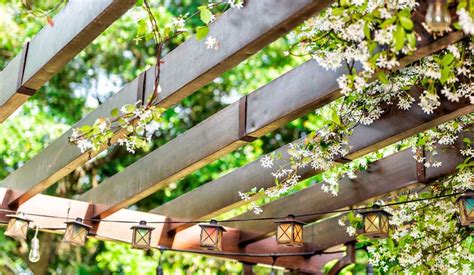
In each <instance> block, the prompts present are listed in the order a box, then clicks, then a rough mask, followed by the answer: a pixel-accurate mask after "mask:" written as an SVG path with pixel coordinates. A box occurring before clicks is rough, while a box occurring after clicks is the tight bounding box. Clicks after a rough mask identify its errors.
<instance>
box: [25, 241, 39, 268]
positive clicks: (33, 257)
mask: <svg viewBox="0 0 474 275" xmlns="http://www.w3.org/2000/svg"><path fill="white" fill-rule="evenodd" d="M28 259H29V260H30V262H32V263H36V262H38V261H39V260H40V243H39V240H38V238H37V237H36V236H34V237H33V239H31V249H30V254H29V255H28Z"/></svg>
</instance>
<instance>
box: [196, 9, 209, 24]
mask: <svg viewBox="0 0 474 275" xmlns="http://www.w3.org/2000/svg"><path fill="white" fill-rule="evenodd" d="M199 11H200V17H201V20H202V22H204V23H205V24H206V25H207V24H209V22H211V18H212V12H211V11H210V10H209V9H208V8H207V7H206V6H200V7H199Z"/></svg>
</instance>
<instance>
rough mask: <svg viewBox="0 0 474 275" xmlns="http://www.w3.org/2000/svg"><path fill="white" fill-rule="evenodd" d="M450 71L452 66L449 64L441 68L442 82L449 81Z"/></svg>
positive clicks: (440, 80)
mask: <svg viewBox="0 0 474 275" xmlns="http://www.w3.org/2000/svg"><path fill="white" fill-rule="evenodd" d="M450 72H451V67H449V66H447V67H443V69H441V78H440V79H439V82H440V83H441V84H444V83H446V81H448V78H449V73H450Z"/></svg>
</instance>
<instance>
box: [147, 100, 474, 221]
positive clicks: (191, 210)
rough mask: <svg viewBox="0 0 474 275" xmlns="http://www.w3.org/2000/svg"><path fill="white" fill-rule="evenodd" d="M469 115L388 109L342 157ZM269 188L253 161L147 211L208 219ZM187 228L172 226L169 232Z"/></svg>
mask: <svg viewBox="0 0 474 275" xmlns="http://www.w3.org/2000/svg"><path fill="white" fill-rule="evenodd" d="M413 95H414V96H415V98H417V100H418V96H419V94H418V92H417V91H413ZM471 112H474V106H473V105H470V104H469V102H468V101H467V100H465V101H462V102H459V103H452V102H450V101H448V100H442V104H441V106H440V107H439V108H438V109H437V110H436V111H435V112H434V113H433V114H431V115H427V114H425V113H424V112H423V111H422V110H421V108H420V107H419V106H418V105H415V106H413V107H412V108H411V109H410V110H409V111H400V110H398V109H397V108H391V109H390V111H389V112H388V113H387V114H385V115H384V116H383V117H382V118H381V119H379V120H377V121H375V122H374V123H373V124H371V125H368V126H367V125H359V126H357V127H356V128H355V129H354V132H353V135H352V136H351V137H350V146H351V149H350V152H349V154H348V156H346V158H348V159H355V158H357V157H360V156H363V155H365V154H367V153H369V152H373V151H375V150H377V149H380V148H383V147H386V146H387V145H389V144H393V143H395V142H397V141H400V140H403V139H405V138H408V137H410V136H412V135H414V134H415V133H417V132H421V131H424V130H427V129H430V128H433V127H435V126H436V125H439V124H441V123H444V122H446V121H449V120H452V119H454V118H455V117H459V116H461V115H464V114H468V113H471ZM300 142H301V141H300ZM287 151H288V146H283V147H282V148H280V149H278V150H277V151H276V152H277V153H281V154H282V156H283V160H277V161H276V162H275V166H276V167H278V166H280V165H283V166H285V165H287V163H288V158H289V155H288V153H287ZM319 172H321V171H316V170H314V169H311V168H310V167H308V168H304V169H302V170H301V171H300V175H301V176H302V180H303V179H307V178H309V177H311V176H314V175H316V174H317V173H319ZM273 185H274V178H273V177H272V176H271V173H270V172H269V171H268V170H262V167H261V164H260V161H259V160H257V161H254V162H252V163H249V164H247V165H246V166H244V167H242V168H239V169H236V170H234V171H232V172H231V173H229V174H226V175H224V176H222V177H220V178H218V179H216V180H214V181H212V182H209V183H206V184H204V185H203V186H201V187H199V188H196V189H194V190H192V191H190V192H188V193H186V194H183V195H182V196H180V197H178V198H176V199H174V200H172V201H170V202H168V203H165V204H163V205H161V206H159V207H157V208H155V209H153V210H152V211H151V212H152V213H156V214H161V215H167V216H169V217H173V218H174V219H175V220H177V221H179V220H200V219H209V218H212V217H215V216H217V215H220V214H222V213H225V212H226V211H229V210H230V209H232V208H235V207H237V206H240V205H242V204H243V203H245V202H243V201H242V200H241V198H240V196H239V195H238V192H239V191H245V190H250V189H251V188H253V187H257V189H260V188H268V187H271V186H273ZM211 194H212V195H211ZM202 198H206V199H204V200H203V199H202ZM187 226H188V225H186V224H173V225H172V226H171V227H170V229H171V230H174V229H177V228H179V227H181V228H185V227H187Z"/></svg>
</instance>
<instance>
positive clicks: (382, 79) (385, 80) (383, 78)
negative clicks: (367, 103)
mask: <svg viewBox="0 0 474 275" xmlns="http://www.w3.org/2000/svg"><path fill="white" fill-rule="evenodd" d="M377 77H378V78H379V80H380V82H382V83H383V84H388V78H387V75H386V74H385V73H384V72H382V71H380V72H379V73H378V74H377Z"/></svg>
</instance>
